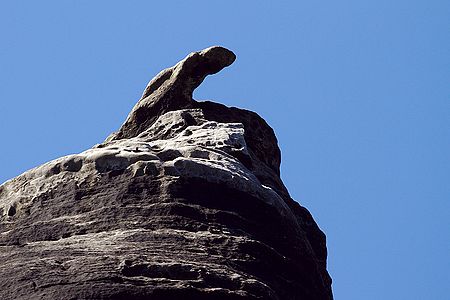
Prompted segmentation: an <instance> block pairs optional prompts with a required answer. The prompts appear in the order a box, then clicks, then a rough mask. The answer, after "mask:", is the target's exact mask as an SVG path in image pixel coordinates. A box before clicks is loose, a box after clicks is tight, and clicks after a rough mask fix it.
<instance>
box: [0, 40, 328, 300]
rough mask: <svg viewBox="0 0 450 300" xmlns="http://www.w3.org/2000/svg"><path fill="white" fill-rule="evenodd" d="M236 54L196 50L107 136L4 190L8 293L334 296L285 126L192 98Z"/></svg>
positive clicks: (4, 283)
mask: <svg viewBox="0 0 450 300" xmlns="http://www.w3.org/2000/svg"><path fill="white" fill-rule="evenodd" d="M234 59H235V56H234V54H233V53H232V52H231V51H229V50H227V49H224V48H221V47H212V48H208V49H205V50H203V51H200V52H195V53H193V54H190V55H189V56H188V57H187V58H186V59H184V60H183V61H181V62H180V63H178V64H177V65H176V66H174V67H172V68H169V69H166V70H164V71H163V72H161V73H160V74H159V75H157V77H155V79H153V80H152V81H151V82H150V83H149V85H148V86H147V88H146V90H145V91H144V94H143V96H142V98H141V99H140V100H139V101H138V103H137V104H136V106H135V107H134V108H133V110H132V112H131V113H130V115H129V116H128V118H127V120H126V121H125V123H124V124H123V125H122V127H121V128H120V129H119V131H118V132H117V133H114V134H112V135H111V136H110V137H109V138H108V139H107V141H105V142H104V143H102V144H99V145H96V146H94V147H93V148H92V149H89V150H86V151H84V152H82V153H79V154H76V155H70V156H66V157H62V158H60V159H56V160H54V161H51V162H49V163H46V164H44V165H42V166H39V167H37V168H35V169H32V170H30V171H27V172H25V173H24V174H22V175H20V176H18V177H16V178H14V179H11V180H9V181H7V182H5V183H4V184H3V185H1V186H0V212H2V214H1V216H0V276H1V277H2V280H1V281H0V299H178V298H184V299H332V294H331V279H330V277H329V276H328V273H327V271H326V257H327V250H326V245H325V235H324V234H323V233H322V232H321V231H320V229H319V228H318V226H317V224H316V223H315V222H314V220H313V218H312V217H311V215H310V214H309V212H308V211H307V210H306V209H305V208H303V207H302V206H300V205H299V204H298V203H297V202H295V201H294V200H292V199H291V197H290V196H289V193H288V191H287V189H286V188H285V186H284V185H283V183H282V181H281V179H280V177H279V174H280V171H279V167H280V161H281V156H280V150H279V148H278V146H277V140H276V137H275V135H274V133H273V130H272V129H271V128H270V127H269V126H268V125H267V123H266V122H265V121H264V120H263V119H262V118H261V117H259V116H258V115H257V114H255V113H253V112H250V111H246V110H242V109H238V108H230V107H226V106H224V105H221V104H216V103H213V102H197V101H195V100H193V99H192V92H193V90H194V89H195V88H196V87H197V86H198V85H199V84H200V83H201V82H202V81H203V79H204V78H205V76H207V75H208V74H213V73H216V72H218V71H220V70H221V69H222V68H224V67H226V66H228V65H230V64H231V63H232V62H233V61H234Z"/></svg>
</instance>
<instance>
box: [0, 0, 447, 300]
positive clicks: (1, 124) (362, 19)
mask: <svg viewBox="0 0 450 300" xmlns="http://www.w3.org/2000/svg"><path fill="white" fill-rule="evenodd" d="M219 3H220V4H219ZM0 39H1V42H0V128H1V134H2V137H1V142H0V143H1V147H0V149H1V150H0V151H1V153H0V154H1V155H0V167H1V169H0V170H1V171H0V182H3V181H5V180H7V179H8V178H11V177H14V176H16V175H18V174H20V173H22V172H24V171H25V170H27V169H29V168H32V167H35V166H37V165H39V164H41V163H44V162H46V161H49V160H51V159H54V158H57V157H59V156H62V155H66V154H70V153H76V152H80V151H82V150H85V149H87V148H90V147H91V146H92V145H94V144H96V143H98V142H101V141H102V140H103V139H104V138H105V137H106V136H107V135H108V134H109V133H110V132H112V131H114V130H116V129H117V128H118V127H119V126H120V125H121V123H122V122H123V120H124V119H125V117H126V115H127V114H128V112H129V111H130V109H131V108H132V107H133V105H134V104H135V102H136V100H137V99H138V98H139V96H140V94H141V92H142V90H143V89H144V87H145V85H146V84H147V81H148V80H149V79H151V78H152V77H153V75H155V74H156V73H158V72H159V71H160V70H161V69H163V68H165V67H169V66H171V65H173V64H174V63H175V62H177V61H178V60H180V59H181V58H183V57H184V56H185V55H186V54H187V53H189V52H191V51H194V50H199V49H202V48H205V47H208V46H211V45H216V44H219V45H223V46H225V47H228V48H230V49H232V50H233V51H234V52H235V53H236V54H237V56H238V58H237V60H236V62H235V64H234V65H233V66H231V67H230V68H228V69H226V70H224V71H223V72H221V73H220V74H219V75H216V76H212V77H209V78H208V79H207V80H206V81H205V82H204V84H203V85H202V86H201V87H200V88H199V89H198V90H197V91H196V94H195V96H196V98H197V99H213V100H215V101H218V102H222V103H224V104H227V105H232V106H238V107H243V108H247V109H250V110H253V111H256V112H258V113H259V114H260V115H262V116H263V117H264V118H265V119H266V120H267V121H268V122H269V124H270V125H271V126H272V127H273V128H274V129H275V131H276V133H277V135H278V138H279V144H280V147H281V149H282V154H283V164H282V176H283V179H284V181H285V184H286V185H287V187H288V189H289V191H290V192H291V194H292V196H293V197H294V198H295V199H296V200H298V201H299V202H300V203H301V204H303V205H304V206H306V207H307V208H308V209H309V210H310V211H311V212H312V214H313V216H314V217H315V219H316V220H317V222H318V223H319V225H320V227H321V228H322V229H323V230H324V231H325V233H326V234H327V237H328V249H329V272H330V274H331V276H332V278H333V280H334V283H333V290H334V294H335V298H336V299H449V298H448V297H449V294H450V289H449V286H450V276H449V267H450V204H449V203H450V202H449V201H450V182H449V181H450V155H449V154H450V2H449V1H434V0H428V1H416V0H409V1H404V0H398V1H395V0H394V1H393V0H390V1H386V0H378V1H361V0H358V1H357V0H355V1H345V0H344V1H181V0H180V1H157V2H156V1H87V0H76V1H67V0H66V1H56V0H55V1H2V2H1V4H0Z"/></svg>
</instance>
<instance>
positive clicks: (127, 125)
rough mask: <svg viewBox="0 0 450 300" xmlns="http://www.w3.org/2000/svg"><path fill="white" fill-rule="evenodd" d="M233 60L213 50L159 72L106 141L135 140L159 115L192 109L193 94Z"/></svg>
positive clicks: (224, 52)
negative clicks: (204, 81)
mask: <svg viewBox="0 0 450 300" xmlns="http://www.w3.org/2000/svg"><path fill="white" fill-rule="evenodd" d="M235 60H236V55H235V54H234V53H233V52H232V51H230V50H228V49H226V48H224V47H222V46H212V47H209V48H206V49H203V50H201V51H197V52H192V53H190V54H189V55H188V56H187V57H185V58H184V59H183V60H181V61H180V62H179V63H177V64H176V65H175V66H173V67H171V68H168V69H165V70H163V71H161V72H160V73H159V74H158V75H156V76H155V77H154V78H153V79H152V80H151V81H150V82H149V84H148V85H147V87H146V89H145V91H144V93H143V94H142V97H141V99H140V100H139V101H138V103H137V104H136V105H135V106H134V108H133V109H132V111H131V112H130V114H129V115H128V117H127V119H126V120H125V122H124V124H123V125H122V127H121V128H120V129H119V131H118V132H117V133H113V134H111V135H110V136H109V137H108V139H107V140H114V139H123V138H131V137H134V136H137V135H138V134H139V133H141V132H142V131H144V130H145V129H146V128H149V127H150V126H151V124H153V122H154V121H155V120H156V119H157V118H158V117H159V116H160V115H162V114H164V113H166V112H168V111H171V110H177V109H183V108H188V107H190V106H192V103H193V99H192V94H193V91H194V90H195V89H196V88H197V87H198V86H199V85H200V84H201V83H202V82H203V80H204V79H205V77H206V76H208V75H211V74H215V73H217V72H219V71H220V70H222V69H223V68H225V67H228V66H229V65H231V64H232V63H233V62H234V61H235Z"/></svg>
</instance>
